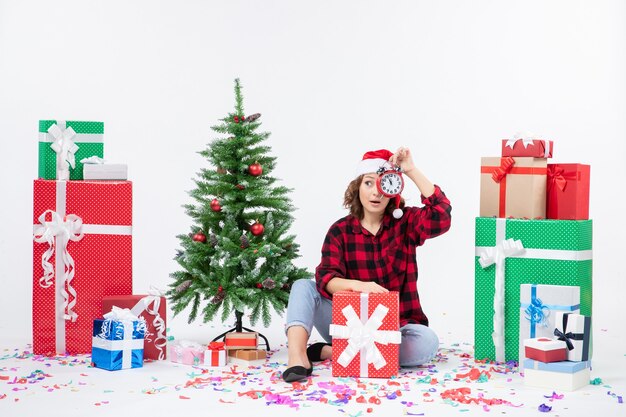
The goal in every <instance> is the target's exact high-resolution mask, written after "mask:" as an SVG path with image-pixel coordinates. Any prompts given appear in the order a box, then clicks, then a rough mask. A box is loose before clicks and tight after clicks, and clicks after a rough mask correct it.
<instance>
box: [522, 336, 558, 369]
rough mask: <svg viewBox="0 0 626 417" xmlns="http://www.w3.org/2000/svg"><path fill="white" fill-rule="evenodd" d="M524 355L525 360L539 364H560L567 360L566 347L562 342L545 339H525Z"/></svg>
mask: <svg viewBox="0 0 626 417" xmlns="http://www.w3.org/2000/svg"><path fill="white" fill-rule="evenodd" d="M524 353H525V355H524V356H525V357H526V358H528V359H533V360H536V361H539V362H544V363H548V362H561V361H565V360H567V345H566V344H565V342H564V341H562V340H558V339H550V338H547V337H536V338H534V339H525V340H524Z"/></svg>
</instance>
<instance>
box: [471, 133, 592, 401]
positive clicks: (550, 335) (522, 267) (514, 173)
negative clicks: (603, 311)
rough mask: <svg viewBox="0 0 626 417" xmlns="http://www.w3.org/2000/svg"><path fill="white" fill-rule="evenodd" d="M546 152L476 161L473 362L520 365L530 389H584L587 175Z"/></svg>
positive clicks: (513, 145) (507, 152)
mask: <svg viewBox="0 0 626 417" xmlns="http://www.w3.org/2000/svg"><path fill="white" fill-rule="evenodd" d="M552 152H553V143H552V141H549V140H543V139H539V138H534V137H515V138H514V139H510V140H503V141H502V156H500V157H493V158H491V157H485V158H482V160H481V189H480V217H477V218H476V252H475V326H474V335H475V357H476V359H477V360H491V361H497V362H505V361H506V362H509V361H518V362H519V366H520V370H521V369H523V373H524V382H525V384H527V385H530V386H540V387H548V388H555V389H564V390H574V389H576V388H579V387H581V386H584V385H586V384H588V383H589V367H590V359H591V311H592V310H591V307H592V305H591V304H592V280H591V278H592V221H591V220H589V174H590V167H589V165H584V164H578V163H567V164H562V163H555V164H552V163H548V159H549V158H552Z"/></svg>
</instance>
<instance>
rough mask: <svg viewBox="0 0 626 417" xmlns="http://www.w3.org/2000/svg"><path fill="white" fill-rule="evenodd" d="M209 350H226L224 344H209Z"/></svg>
mask: <svg viewBox="0 0 626 417" xmlns="http://www.w3.org/2000/svg"><path fill="white" fill-rule="evenodd" d="M209 350H224V342H211V343H209Z"/></svg>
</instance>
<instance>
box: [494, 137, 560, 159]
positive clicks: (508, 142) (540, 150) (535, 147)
mask: <svg viewBox="0 0 626 417" xmlns="http://www.w3.org/2000/svg"><path fill="white" fill-rule="evenodd" d="M553 146H554V145H553V143H552V141H551V140H543V139H537V138H534V137H520V136H519V135H516V136H515V137H514V138H513V139H502V156H530V157H533V158H552V148H553Z"/></svg>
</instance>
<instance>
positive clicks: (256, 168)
mask: <svg viewBox="0 0 626 417" xmlns="http://www.w3.org/2000/svg"><path fill="white" fill-rule="evenodd" d="M248 173H249V174H250V175H252V176H253V177H258V176H259V175H261V174H262V173H263V167H262V166H261V164H259V163H258V162H255V163H254V164H252V165H250V166H249V167H248Z"/></svg>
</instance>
